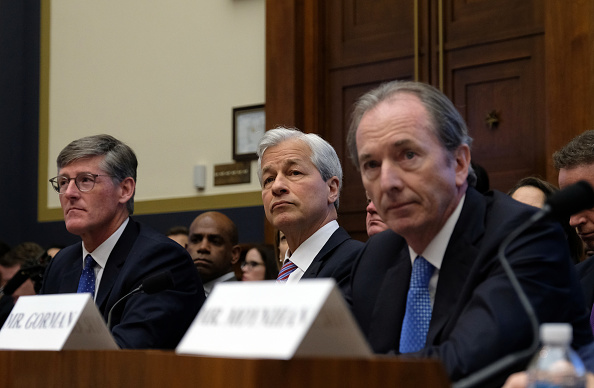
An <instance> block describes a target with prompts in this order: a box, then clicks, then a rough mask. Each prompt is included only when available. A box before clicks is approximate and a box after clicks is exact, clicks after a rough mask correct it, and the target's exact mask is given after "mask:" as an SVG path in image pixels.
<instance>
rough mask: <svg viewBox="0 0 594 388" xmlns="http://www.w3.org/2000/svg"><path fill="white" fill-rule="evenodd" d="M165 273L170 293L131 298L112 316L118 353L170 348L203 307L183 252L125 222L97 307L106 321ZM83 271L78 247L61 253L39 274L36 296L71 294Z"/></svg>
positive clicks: (145, 229) (194, 273)
mask: <svg viewBox="0 0 594 388" xmlns="http://www.w3.org/2000/svg"><path fill="white" fill-rule="evenodd" d="M165 270H170V271H171V273H172V275H173V279H174V283H175V287H174V289H172V290H166V291H162V292H159V293H156V294H152V295H147V294H144V293H140V294H137V295H134V296H132V297H130V298H129V299H128V300H127V301H126V302H125V305H124V307H123V311H122V313H121V314H118V315H115V314H114V315H115V316H113V317H112V335H113V337H114V338H115V340H116V342H117V344H118V345H119V346H120V347H122V348H136V349H138V348H161V349H174V348H175V347H176V346H177V344H178V343H179V341H180V340H181V338H182V336H183V335H184V333H185V332H186V330H187V329H188V327H189V326H190V324H191V323H192V321H193V320H194V318H195V316H196V314H197V313H198V310H199V309H200V307H201V306H202V303H203V302H204V299H205V298H204V290H203V288H202V282H201V281H200V278H199V275H198V271H196V268H195V267H194V264H193V263H192V259H191V258H190V256H189V255H188V253H187V252H186V250H185V249H183V247H181V246H180V245H179V244H177V243H176V242H174V241H173V240H170V239H169V238H167V237H166V236H164V235H162V234H161V233H158V232H156V231H154V230H153V229H151V228H149V227H147V226H145V225H142V224H140V223H137V222H135V221H134V220H132V219H130V221H129V222H128V225H127V226H126V228H125V229H124V232H123V233H122V235H121V236H120V239H119V240H118V242H117V243H116V245H115V247H114V248H113V251H112V252H111V254H110V255H109V259H108V261H107V265H106V267H105V269H104V271H103V275H102V278H101V283H100V284H99V289H98V291H97V297H96V300H95V302H96V304H97V307H98V308H99V311H100V312H101V314H102V315H103V318H104V319H105V321H107V317H108V314H109V310H110V309H111V307H112V306H113V305H114V304H115V303H116V302H117V301H118V300H119V299H120V298H122V297H123V296H124V295H126V294H128V293H129V292H130V291H132V290H134V289H135V288H136V287H138V286H139V285H140V284H142V281H143V280H144V279H146V278H147V277H149V276H151V275H154V274H157V273H159V272H162V271H165ZM81 272H82V243H78V244H75V245H72V246H69V247H67V248H64V249H62V250H61V251H60V252H59V253H58V254H57V255H56V256H55V257H54V258H53V259H52V260H51V261H50V264H49V266H48V267H47V269H46V271H45V275H44V281H43V286H42V288H41V292H40V293H41V294H59V293H73V292H76V290H77V287H78V281H79V278H80V274H81Z"/></svg>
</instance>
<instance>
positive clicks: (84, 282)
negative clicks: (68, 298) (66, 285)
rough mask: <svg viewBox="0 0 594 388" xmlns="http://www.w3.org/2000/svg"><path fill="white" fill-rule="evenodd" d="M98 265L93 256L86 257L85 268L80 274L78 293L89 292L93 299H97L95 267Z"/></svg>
mask: <svg viewBox="0 0 594 388" xmlns="http://www.w3.org/2000/svg"><path fill="white" fill-rule="evenodd" d="M96 264H97V263H96V262H95V260H94V259H93V257H92V256H91V255H87V257H85V267H84V268H83V270H82V273H81V274H80V280H79V281H78V289H77V290H76V292H77V293H79V294H80V293H83V292H89V293H91V297H92V298H95V270H94V267H95V265H96Z"/></svg>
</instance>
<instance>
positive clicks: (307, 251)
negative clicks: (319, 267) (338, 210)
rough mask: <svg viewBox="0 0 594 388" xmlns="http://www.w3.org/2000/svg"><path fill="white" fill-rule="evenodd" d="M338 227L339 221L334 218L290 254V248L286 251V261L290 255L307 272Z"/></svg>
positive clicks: (294, 262)
mask: <svg viewBox="0 0 594 388" xmlns="http://www.w3.org/2000/svg"><path fill="white" fill-rule="evenodd" d="M336 229H338V222H337V221H336V220H332V221H330V222H328V223H327V224H326V225H324V226H322V227H321V228H320V229H318V230H317V231H316V232H315V233H314V234H312V235H311V236H309V238H308V239H307V240H305V241H304V242H303V243H302V244H301V245H299V247H298V248H297V249H296V250H295V252H293V253H292V254H291V255H290V256H289V250H288V249H287V252H286V253H285V261H286V260H287V259H288V258H289V257H290V259H291V261H292V262H293V264H295V265H296V266H297V267H299V269H300V270H302V271H303V272H305V271H306V270H307V268H309V266H310V265H311V263H312V261H313V259H314V258H315V257H316V256H317V255H318V253H319V252H320V251H321V250H322V248H323V247H324V245H326V243H327V242H328V240H329V239H330V237H331V236H332V234H333V233H334V232H335V231H336Z"/></svg>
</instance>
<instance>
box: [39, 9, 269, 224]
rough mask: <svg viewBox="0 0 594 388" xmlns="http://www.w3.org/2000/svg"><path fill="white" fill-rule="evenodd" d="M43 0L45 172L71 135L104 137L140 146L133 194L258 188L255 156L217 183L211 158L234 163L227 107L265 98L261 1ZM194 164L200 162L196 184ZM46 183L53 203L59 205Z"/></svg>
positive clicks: (151, 196) (171, 195)
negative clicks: (246, 173) (234, 178)
mask: <svg viewBox="0 0 594 388" xmlns="http://www.w3.org/2000/svg"><path fill="white" fill-rule="evenodd" d="M42 4H43V5H42V7H43V9H42V14H43V16H42V18H43V19H44V21H42V23H46V26H45V28H44V27H43V26H42V35H43V34H46V35H47V34H49V38H48V37H47V36H46V37H45V39H44V37H43V36H42V67H43V66H46V67H47V68H46V77H47V78H49V79H48V80H45V82H46V84H47V88H48V89H47V95H46V97H45V98H46V99H47V101H45V102H44V96H43V93H42V101H41V104H42V105H43V104H44V103H45V104H47V107H46V109H47V120H46V124H45V126H46V127H47V128H44V124H43V121H44V120H43V118H42V119H41V120H40V121H41V122H42V125H41V128H40V131H47V134H46V135H47V136H46V137H44V135H43V134H42V135H40V139H41V140H42V143H43V140H44V139H46V143H47V152H46V156H47V160H46V161H44V162H43V163H40V166H43V165H44V164H45V171H41V173H42V174H44V173H45V174H47V177H48V178H49V177H52V176H54V175H56V167H55V159H56V156H57V154H58V153H59V151H60V149H61V148H62V147H63V146H64V145H66V144H67V143H68V142H70V141H71V140H73V139H76V138H79V137H82V136H86V135H91V134H97V133H109V134H112V135H114V136H115V137H117V138H119V139H121V140H123V141H125V142H126V143H128V144H129V145H130V146H131V147H132V148H133V149H134V150H135V152H136V153H137V156H138V159H139V171H138V185H137V194H136V200H137V202H138V201H143V200H168V199H176V198H177V199H179V198H186V199H188V198H196V197H203V196H205V197H209V196H217V195H219V194H228V193H247V192H252V193H253V192H255V191H258V190H259V185H258V182H257V177H256V165H255V162H253V163H252V182H251V183H249V184H240V185H231V186H218V187H214V186H213V166H214V165H215V164H224V163H232V162H233V160H232V149H231V143H232V135H231V129H232V120H231V113H232V108H233V107H236V106H245V105H253V104H260V103H264V87H265V85H264V83H265V81H264V71H265V70H264V68H265V63H264V60H265V52H264V44H265V32H264V28H265V25H264V24H265V21H264V12H265V1H264V0H199V1H196V0H170V1H154V0H150V1H149V0H117V1H116V0H102V1H91V2H89V1H73V0H44V1H43V2H42ZM44 42H45V43H44ZM44 44H45V45H48V46H49V47H43V46H44ZM44 49H45V50H46V53H47V54H48V57H47V58H45V59H44V55H43V51H44ZM44 62H45V63H44ZM43 78H44V71H43V69H42V83H43V82H44V79H43ZM42 111H43V108H42ZM41 146H42V147H43V146H44V144H41ZM40 153H41V155H43V152H40ZM196 164H204V165H206V166H207V187H206V189H205V190H204V191H201V192H198V191H197V190H196V189H195V188H194V187H193V180H192V174H193V166H194V165H196ZM40 182H42V179H40ZM46 182H47V180H46ZM43 189H47V202H46V203H47V207H48V209H49V210H52V209H53V208H58V207H59V202H58V199H57V196H56V195H55V193H53V192H52V191H50V188H49V185H48V186H46V187H45V188H44V187H42V190H43ZM223 197H224V196H223ZM227 197H228V198H236V197H233V196H227ZM252 197H253V196H252ZM40 203H43V201H40ZM221 205H223V207H233V206H234V204H233V203H229V204H221ZM154 210H155V211H158V209H154ZM179 210H192V209H191V208H188V209H179ZM50 218H51V217H50Z"/></svg>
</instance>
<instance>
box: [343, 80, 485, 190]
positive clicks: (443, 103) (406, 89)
mask: <svg viewBox="0 0 594 388" xmlns="http://www.w3.org/2000/svg"><path fill="white" fill-rule="evenodd" d="M401 93H405V94H412V95H414V96H417V97H418V98H419V100H420V101H421V103H422V104H423V106H424V107H425V109H426V110H427V113H428V114H429V119H430V120H431V122H432V124H433V125H432V128H430V129H431V130H432V131H433V133H435V135H436V136H437V138H438V139H439V141H440V142H441V144H442V145H443V147H444V148H445V149H446V150H448V151H449V153H450V154H452V153H453V152H454V151H455V150H456V149H458V147H459V146H460V145H462V144H467V145H468V147H470V146H471V145H472V138H471V137H470V136H469V135H468V128H467V127H466V123H465V122H464V119H463V118H462V116H461V115H460V113H459V112H458V110H457V109H456V108H455V107H454V104H452V102H451V101H450V100H449V99H448V98H447V97H446V96H445V95H444V94H443V93H442V92H440V91H439V90H438V89H436V88H434V87H433V86H431V85H428V84H424V83H421V82H414V81H392V82H387V83H384V84H382V85H380V86H378V87H377V88H375V89H373V90H371V91H370V92H368V93H366V94H364V95H363V96H361V97H360V98H359V99H358V100H357V102H355V104H354V106H353V112H352V115H351V123H350V126H349V132H348V135H347V147H348V150H349V154H350V157H351V160H352V162H353V164H354V165H355V167H356V168H357V169H359V159H358V157H357V128H358V127H359V123H360V122H361V119H362V118H363V115H364V114H365V113H367V112H368V111H370V110H372V109H374V108H375V107H376V106H378V105H379V104H380V103H382V102H384V101H388V100H390V99H391V98H393V97H394V96H396V95H397V94H401ZM468 183H469V185H471V186H474V185H475V183H476V175H475V173H474V170H473V169H472V166H469V168H468Z"/></svg>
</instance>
